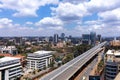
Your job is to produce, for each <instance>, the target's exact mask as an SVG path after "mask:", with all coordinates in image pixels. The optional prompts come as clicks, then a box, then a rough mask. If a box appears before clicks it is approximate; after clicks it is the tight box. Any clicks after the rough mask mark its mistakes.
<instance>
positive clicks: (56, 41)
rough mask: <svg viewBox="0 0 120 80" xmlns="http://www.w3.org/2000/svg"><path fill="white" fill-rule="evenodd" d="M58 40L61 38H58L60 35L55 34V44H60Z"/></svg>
mask: <svg viewBox="0 0 120 80" xmlns="http://www.w3.org/2000/svg"><path fill="white" fill-rule="evenodd" d="M58 38H59V36H58V34H54V39H53V40H54V43H58Z"/></svg>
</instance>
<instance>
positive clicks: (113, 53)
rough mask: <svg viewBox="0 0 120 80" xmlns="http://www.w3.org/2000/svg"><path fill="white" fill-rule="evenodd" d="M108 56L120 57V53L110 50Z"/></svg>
mask: <svg viewBox="0 0 120 80" xmlns="http://www.w3.org/2000/svg"><path fill="white" fill-rule="evenodd" d="M106 54H107V55H115V56H118V55H120V51H115V50H108V51H107V53H106Z"/></svg>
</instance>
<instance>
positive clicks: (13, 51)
mask: <svg viewBox="0 0 120 80" xmlns="http://www.w3.org/2000/svg"><path fill="white" fill-rule="evenodd" d="M0 50H1V53H10V54H12V55H15V54H18V52H17V48H16V47H15V46H4V47H2V48H1V49H0Z"/></svg>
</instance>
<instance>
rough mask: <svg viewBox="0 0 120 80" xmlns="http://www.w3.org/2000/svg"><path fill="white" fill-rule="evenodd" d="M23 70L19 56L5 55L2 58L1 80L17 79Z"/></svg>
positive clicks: (0, 67)
mask: <svg viewBox="0 0 120 80" xmlns="http://www.w3.org/2000/svg"><path fill="white" fill-rule="evenodd" d="M22 72H23V71H22V66H21V63H20V59H19V58H14V57H3V58H1V59H0V80H17V78H20V76H21V75H22Z"/></svg>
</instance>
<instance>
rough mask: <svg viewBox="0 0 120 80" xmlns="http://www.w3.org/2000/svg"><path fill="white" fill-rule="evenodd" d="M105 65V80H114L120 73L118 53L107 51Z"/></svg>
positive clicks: (119, 53) (119, 54) (119, 52)
mask: <svg viewBox="0 0 120 80" xmlns="http://www.w3.org/2000/svg"><path fill="white" fill-rule="evenodd" d="M105 65H106V66H105V79H106V80H114V78H115V77H116V75H117V74H118V72H119V71H120V51H115V50H108V51H107V53H106V58H105Z"/></svg>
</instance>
